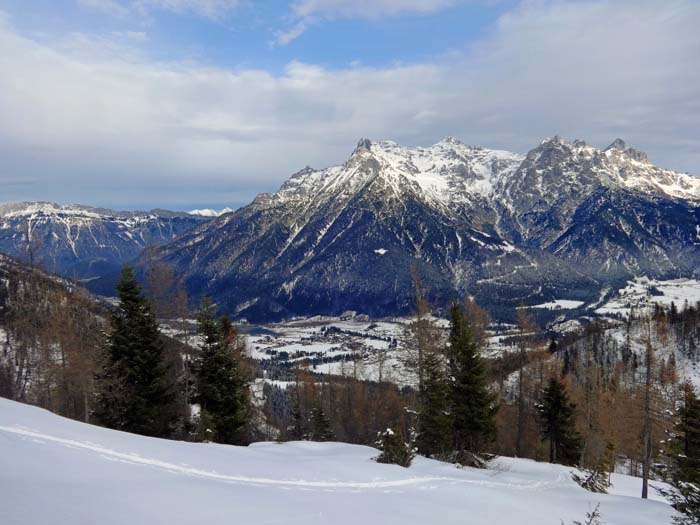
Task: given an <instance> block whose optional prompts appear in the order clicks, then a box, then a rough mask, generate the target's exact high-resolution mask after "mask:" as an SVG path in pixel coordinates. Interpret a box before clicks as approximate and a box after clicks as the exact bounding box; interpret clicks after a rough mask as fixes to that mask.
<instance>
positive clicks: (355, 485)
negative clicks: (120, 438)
mask: <svg viewBox="0 0 700 525" xmlns="http://www.w3.org/2000/svg"><path fill="white" fill-rule="evenodd" d="M0 432H4V433H6V434H13V435H16V436H19V437H24V438H30V439H34V440H39V441H45V442H51V443H56V444H58V445H63V446H65V447H68V448H73V449H82V450H87V451H90V452H94V453H97V454H99V455H100V456H102V457H103V458H104V459H105V460H110V461H122V462H125V463H131V464H134V465H143V466H147V467H153V468H157V469H161V470H165V471H168V472H171V473H174V474H183V475H187V476H192V477H198V478H204V479H211V480H215V481H221V482H226V483H236V484H243V485H268V486H279V487H298V488H302V489H386V488H394V487H399V488H400V487H411V486H417V485H422V484H429V483H435V482H443V483H448V484H468V485H480V486H485V487H508V488H511V489H519V490H532V491H542V490H547V489H548V488H552V487H555V486H561V485H562V484H563V479H562V475H561V474H560V475H558V476H557V479H555V480H552V481H535V482H529V483H508V482H498V481H486V480H471V479H464V478H456V477H449V476H424V477H411V478H404V479H396V480H383V481H307V480H297V479H287V480H285V479H272V478H257V477H250V476H234V475H229V474H219V473H217V472H212V471H209V470H202V469H197V468H193V467H187V466H183V465H177V464H175V463H170V462H167V461H161V460H158V459H148V458H144V457H142V456H139V455H138V454H135V453H124V452H118V451H116V450H112V449H110V448H106V447H103V446H101V445H97V444H93V443H89V442H85V441H75V440H72V439H65V438H59V437H55V436H50V435H47V434H42V433H40V432H35V431H32V430H26V429H23V428H17V427H7V426H0Z"/></svg>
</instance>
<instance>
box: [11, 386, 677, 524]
mask: <svg viewBox="0 0 700 525" xmlns="http://www.w3.org/2000/svg"><path fill="white" fill-rule="evenodd" d="M376 455H377V451H376V450H374V449H372V448H369V447H362V446H355V445H346V444H341V443H311V442H294V443H286V444H276V443H257V444H254V445H251V446H250V447H231V446H224V445H213V444H193V443H184V442H176V441H165V440H160V439H153V438H145V437H141V436H136V435H132V434H126V433H122V432H115V431H111V430H107V429H103V428H99V427H95V426H90V425H85V424H82V423H78V422H75V421H71V420H68V419H64V418H61V417H59V416H56V415H53V414H51V413H49V412H46V411H44V410H41V409H38V408H34V407H30V406H27V405H22V404H18V403H15V402H12V401H8V400H5V399H2V398H0V523H2V524H3V525H17V524H23V525H24V524H37V525H39V524H41V525H48V524H65V523H70V524H71V525H78V524H94V523H99V524H124V523H129V524H130V525H141V524H144V525H145V524H149V525H152V524H171V525H172V524H182V525H185V524H202V523H206V524H208V525H211V524H218V523H222V524H223V523H226V524H248V523H251V524H253V523H254V524H260V525H262V524H282V523H283V524H325V523H329V524H334V525H336V524H358V523H360V524H363V525H369V524H374V523H381V524H394V523H396V524H401V525H410V524H414V523H415V524H450V523H455V524H456V523H459V524H465V523H468V524H490V525H493V524H522V525H545V524H552V525H559V524H560V523H561V522H562V521H563V522H564V523H567V524H568V523H570V522H571V521H572V520H574V519H577V520H582V519H583V518H584V516H585V514H586V512H587V511H589V510H591V509H593V508H594V507H595V506H596V504H597V503H600V509H601V511H602V514H603V518H604V522H605V523H606V524H607V525H621V524H630V525H631V524H635V525H646V524H648V525H662V524H666V523H670V521H671V517H672V514H673V511H672V509H671V508H670V507H669V506H668V505H667V504H666V503H664V502H663V501H662V500H661V499H660V498H658V497H655V500H650V501H643V500H641V499H639V497H638V494H639V489H640V480H639V479H636V478H630V477H627V476H621V475H615V476H614V478H613V482H614V487H613V489H612V491H611V492H612V493H613V494H611V495H600V494H593V493H590V492H587V491H585V490H583V489H581V488H580V487H578V486H577V485H576V484H575V483H574V482H573V481H571V479H570V476H569V469H567V468H564V467H561V466H557V465H549V464H545V463H536V462H533V461H529V460H516V459H508V458H500V459H498V460H497V461H495V462H494V463H495V465H494V468H493V469H492V470H473V469H458V468H456V467H454V466H452V465H449V464H445V463H440V462H437V461H432V460H428V459H424V458H417V459H416V460H415V462H414V464H413V466H411V467H410V468H409V469H404V468H401V467H397V466H394V465H381V464H378V463H375V462H374V461H372V458H373V457H375V456H376ZM652 492H653V491H652Z"/></svg>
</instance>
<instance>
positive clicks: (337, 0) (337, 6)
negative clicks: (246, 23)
mask: <svg viewBox="0 0 700 525" xmlns="http://www.w3.org/2000/svg"><path fill="white" fill-rule="evenodd" d="M458 1H459V0H297V1H296V2H294V3H293V4H292V6H291V9H292V13H293V16H292V25H291V27H290V28H288V29H286V30H284V31H279V32H278V33H277V34H276V43H277V44H279V45H283V46H284V45H287V44H288V43H289V42H291V41H292V40H295V39H296V38H299V37H300V36H301V35H302V34H303V33H304V32H305V31H306V30H307V29H308V28H309V27H311V26H312V25H314V24H316V23H318V22H320V21H321V20H332V19H336V18H367V19H379V18H382V17H385V16H394V15H398V14H401V13H432V12H435V11H439V10H441V9H444V8H446V7H451V6H453V5H455V4H457V3H458Z"/></svg>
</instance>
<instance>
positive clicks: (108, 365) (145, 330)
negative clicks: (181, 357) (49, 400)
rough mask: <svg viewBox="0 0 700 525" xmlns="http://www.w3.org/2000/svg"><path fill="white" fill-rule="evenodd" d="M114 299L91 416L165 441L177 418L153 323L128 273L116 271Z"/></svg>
mask: <svg viewBox="0 0 700 525" xmlns="http://www.w3.org/2000/svg"><path fill="white" fill-rule="evenodd" d="M117 295H118V297H119V307H118V308H117V310H116V311H115V312H114V314H113V315H112V319H111V325H112V326H111V332H110V334H109V336H108V338H107V342H106V345H105V347H104V349H103V355H102V369H101V371H100V372H99V374H98V375H97V377H96V383H97V400H96V409H95V414H94V415H95V417H96V419H97V420H98V421H99V422H100V423H102V424H103V425H105V426H107V427H109V428H114V429H117V430H123V431H126V432H133V433H136V434H142V435H146V436H155V437H169V436H170V435H171V433H172V431H173V428H174V424H175V421H176V419H177V414H178V407H177V398H176V395H175V394H176V385H175V384H174V383H173V382H172V380H171V379H170V377H172V374H170V373H169V369H168V364H167V361H166V358H165V357H166V356H165V352H164V346H163V342H162V340H161V338H160V332H159V330H158V323H157V322H156V319H155V317H154V315H153V312H152V309H151V305H150V304H149V302H148V301H147V300H146V298H145V296H144V294H143V292H142V289H141V287H140V286H139V284H138V282H137V281H136V277H135V275H134V272H133V270H132V269H131V268H128V267H127V268H124V269H123V270H122V273H121V276H120V279H119V283H118V284H117Z"/></svg>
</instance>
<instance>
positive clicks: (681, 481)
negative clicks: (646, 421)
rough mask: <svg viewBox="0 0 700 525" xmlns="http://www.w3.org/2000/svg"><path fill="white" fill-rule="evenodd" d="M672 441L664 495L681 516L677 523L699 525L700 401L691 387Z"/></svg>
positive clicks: (686, 386) (687, 389)
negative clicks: (667, 489) (668, 489)
mask: <svg viewBox="0 0 700 525" xmlns="http://www.w3.org/2000/svg"><path fill="white" fill-rule="evenodd" d="M684 394H685V395H684V402H683V406H682V407H681V409H680V414H679V418H678V423H677V424H676V427H675V432H674V435H673V437H672V439H671V441H670V446H669V452H670V455H671V464H672V465H671V467H672V470H671V486H672V490H670V491H665V492H664V495H665V496H666V497H667V498H668V499H669V500H670V501H671V503H673V506H674V507H675V508H676V510H678V511H679V512H680V513H681V515H682V516H681V517H678V518H676V520H675V521H676V523H678V524H683V525H690V524H696V523H700V399H698V397H697V395H696V394H695V391H694V389H693V387H692V385H690V384H686V385H685V387H684Z"/></svg>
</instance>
